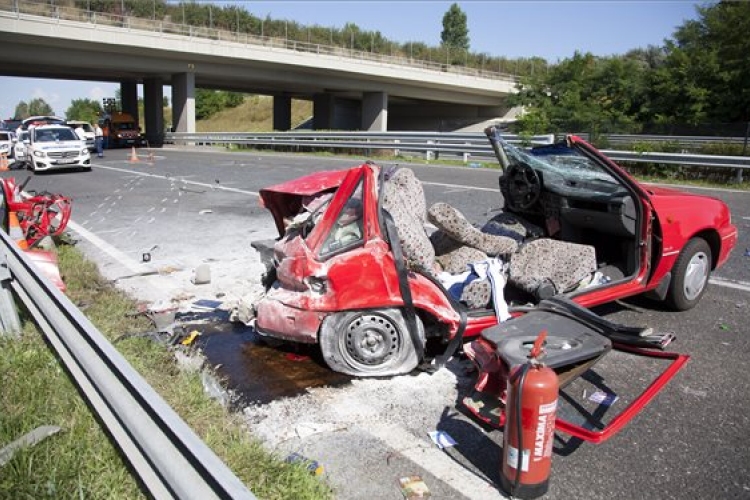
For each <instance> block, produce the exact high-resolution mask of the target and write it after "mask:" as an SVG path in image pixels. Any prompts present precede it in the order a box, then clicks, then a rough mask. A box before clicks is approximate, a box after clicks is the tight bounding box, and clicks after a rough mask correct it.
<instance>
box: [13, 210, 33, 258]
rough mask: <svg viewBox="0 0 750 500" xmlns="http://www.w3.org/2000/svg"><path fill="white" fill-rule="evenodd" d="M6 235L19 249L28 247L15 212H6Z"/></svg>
mask: <svg viewBox="0 0 750 500" xmlns="http://www.w3.org/2000/svg"><path fill="white" fill-rule="evenodd" d="M8 235H9V236H10V238H11V239H12V240H13V241H15V242H16V244H17V245H18V246H19V248H20V249H21V250H27V249H28V248H29V244H28V242H27V241H26V236H24V234H23V229H21V224H19V223H18V215H16V213H15V212H8Z"/></svg>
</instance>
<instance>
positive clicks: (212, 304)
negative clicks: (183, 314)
mask: <svg viewBox="0 0 750 500" xmlns="http://www.w3.org/2000/svg"><path fill="white" fill-rule="evenodd" d="M219 306H221V301H220V300H208V299H200V300H196V301H195V302H193V308H194V309H203V310H214V309H218V308H219Z"/></svg>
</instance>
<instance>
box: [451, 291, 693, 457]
mask: <svg viewBox="0 0 750 500" xmlns="http://www.w3.org/2000/svg"><path fill="white" fill-rule="evenodd" d="M542 330H546V331H547V334H548V335H547V341H546V345H545V351H546V356H545V357H544V358H542V360H541V361H542V362H543V363H544V364H545V365H547V366H548V367H550V368H552V369H553V370H554V371H555V372H556V373H557V375H558V379H559V383H560V393H559V400H558V414H557V420H556V424H555V425H556V429H557V430H558V431H561V432H564V433H566V434H570V435H571V436H574V437H576V438H580V439H582V440H585V441H589V442H592V443H601V442H604V441H606V440H607V439H609V438H610V437H612V436H613V435H615V434H616V433H617V432H618V431H619V430H620V429H622V428H623V427H624V426H625V425H627V423H628V422H630V421H631V420H632V419H633V417H635V415H637V414H638V413H639V412H640V411H641V410H643V409H644V408H645V407H646V405H648V403H649V402H650V401H651V400H652V399H653V398H654V397H655V396H656V395H657V394H658V393H659V392H660V391H661V390H662V389H663V388H664V387H665V386H666V384H667V383H668V382H669V381H670V380H671V379H672V378H673V377H674V376H675V374H676V373H677V372H678V371H680V369H682V367H683V366H685V363H687V361H688V359H689V356H688V355H685V354H677V353H671V352H664V351H663V349H664V348H666V347H667V346H668V345H669V344H670V343H671V341H672V340H673V339H674V336H673V335H672V334H655V333H654V332H653V331H652V330H651V329H650V328H646V329H641V328H633V327H627V326H623V325H618V324H616V323H612V322H610V321H608V320H606V319H604V318H602V317H600V316H598V315H596V314H595V313H593V312H591V311H589V310H588V309H585V308H583V307H581V306H579V305H577V304H575V303H574V302H572V301H570V300H568V299H565V298H562V297H554V298H552V299H548V300H544V301H542V302H541V303H540V304H539V305H538V306H536V307H535V308H533V309H531V310H529V312H527V313H525V314H523V315H521V316H517V317H515V318H512V319H510V320H508V321H505V322H503V323H500V324H498V325H496V326H494V327H492V328H487V329H485V330H484V331H483V332H482V333H481V335H480V336H479V338H478V339H476V340H474V341H473V342H472V343H471V344H469V345H467V346H465V352H466V354H467V356H468V357H469V358H470V359H471V360H472V361H473V362H474V363H475V364H476V365H477V368H478V370H479V375H478V378H477V381H476V383H475V386H474V390H473V392H472V394H471V395H469V396H467V397H466V398H464V400H463V404H464V406H465V407H466V409H467V410H468V411H469V412H470V413H471V414H473V415H474V416H475V417H477V418H478V419H480V420H482V421H484V422H485V423H488V424H490V425H492V426H495V427H503V426H504V424H505V406H504V403H505V401H506V396H507V394H506V386H507V380H508V377H509V375H510V372H511V371H512V370H513V368H514V367H516V366H519V365H522V364H524V363H526V362H527V360H528V356H529V353H530V351H531V348H532V346H533V344H534V340H535V339H536V338H537V335H538V334H539V333H540V332H541V331H542ZM634 356H636V357H638V358H639V359H640V362H635V361H634V360H633V359H632V358H633V357H634ZM620 357H627V358H630V359H628V361H627V363H620V362H619V359H617V358H620ZM605 359H606V361H605ZM618 381H619V382H618ZM623 382H624V385H622V384H623ZM618 383H619V384H620V387H617V388H615V386H616V384H618ZM618 400H623V402H622V403H620V406H622V405H625V408H624V409H623V410H622V411H620V412H619V413H617V414H613V412H612V408H613V405H614V404H615V402H617V401H618Z"/></svg>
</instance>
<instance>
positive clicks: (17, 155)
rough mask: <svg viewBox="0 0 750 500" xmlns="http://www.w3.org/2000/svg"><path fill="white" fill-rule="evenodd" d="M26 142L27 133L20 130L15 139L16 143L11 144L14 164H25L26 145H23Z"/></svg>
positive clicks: (27, 138)
mask: <svg viewBox="0 0 750 500" xmlns="http://www.w3.org/2000/svg"><path fill="white" fill-rule="evenodd" d="M28 140H29V131H28V130H20V131H19V132H18V137H16V142H15V143H14V144H13V158H14V159H15V160H16V163H19V164H20V165H19V166H22V165H23V164H25V163H26V144H24V141H28Z"/></svg>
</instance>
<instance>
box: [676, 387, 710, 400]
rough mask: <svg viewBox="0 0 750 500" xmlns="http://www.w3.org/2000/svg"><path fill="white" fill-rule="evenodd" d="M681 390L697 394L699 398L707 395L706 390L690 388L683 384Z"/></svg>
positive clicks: (692, 394) (693, 394)
mask: <svg viewBox="0 0 750 500" xmlns="http://www.w3.org/2000/svg"><path fill="white" fill-rule="evenodd" d="M682 392H684V393H685V394H689V395H691V396H697V397H699V398H705V397H706V396H707V395H708V392H706V391H701V390H697V389H691V388H690V387H687V386H685V385H683V386H682Z"/></svg>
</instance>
